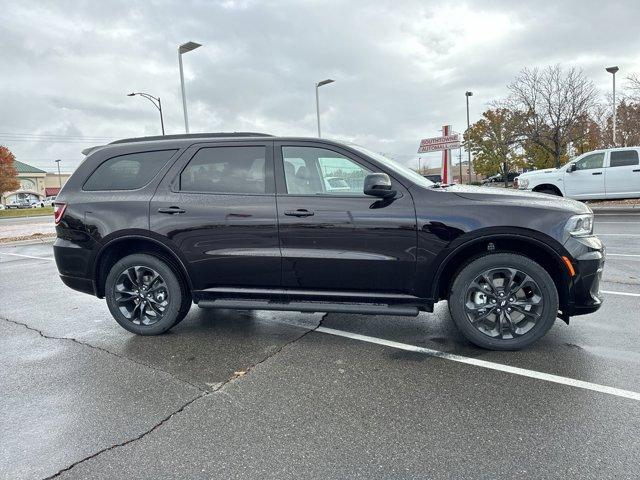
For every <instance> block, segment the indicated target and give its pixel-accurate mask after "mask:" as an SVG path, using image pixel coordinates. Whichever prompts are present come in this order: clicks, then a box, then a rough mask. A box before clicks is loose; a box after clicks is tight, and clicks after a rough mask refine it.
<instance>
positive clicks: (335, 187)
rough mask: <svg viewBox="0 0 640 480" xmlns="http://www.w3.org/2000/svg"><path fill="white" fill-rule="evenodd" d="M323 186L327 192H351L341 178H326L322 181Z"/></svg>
mask: <svg viewBox="0 0 640 480" xmlns="http://www.w3.org/2000/svg"><path fill="white" fill-rule="evenodd" d="M324 184H325V188H326V189H327V191H328V192H348V191H350V190H351V187H349V184H348V183H347V181H346V180H345V179H344V178H341V177H327V178H325V179H324Z"/></svg>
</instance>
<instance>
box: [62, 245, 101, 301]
mask: <svg viewBox="0 0 640 480" xmlns="http://www.w3.org/2000/svg"><path fill="white" fill-rule="evenodd" d="M53 256H54V258H55V260H56V266H57V267H58V272H59V273H60V278H61V279H62V282H63V283H64V284H65V285H66V286H68V287H69V288H72V289H74V290H77V291H79V292H83V293H88V294H90V295H95V294H96V288H95V282H94V281H93V279H91V278H90V277H89V276H88V275H87V272H88V271H89V268H88V266H89V265H90V264H91V263H90V262H91V252H90V251H89V250H87V249H84V248H82V247H80V246H78V245H77V244H75V243H72V242H70V241H68V240H64V239H62V238H57V239H56V241H55V243H54V244H53Z"/></svg>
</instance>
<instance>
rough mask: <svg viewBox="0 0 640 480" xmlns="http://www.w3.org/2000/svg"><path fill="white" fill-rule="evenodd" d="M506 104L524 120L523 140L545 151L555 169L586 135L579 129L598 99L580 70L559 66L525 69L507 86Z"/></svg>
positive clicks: (584, 131)
mask: <svg viewBox="0 0 640 480" xmlns="http://www.w3.org/2000/svg"><path fill="white" fill-rule="evenodd" d="M508 88H509V91H510V92H511V95H510V97H509V99H508V104H509V107H510V108H511V109H514V110H516V111H519V112H520V113H521V114H522V115H523V116H524V118H525V121H524V122H523V123H522V125H523V128H522V132H521V134H522V137H523V141H528V142H531V143H533V144H535V145H537V146H539V147H540V148H541V149H542V150H543V151H546V152H547V153H548V154H549V155H551V157H552V158H553V160H554V163H555V165H556V167H559V166H560V163H561V159H562V158H563V156H564V155H565V154H566V151H567V147H568V145H569V144H570V143H572V142H579V141H581V140H582V138H583V137H584V135H586V131H587V129H586V128H583V126H581V123H582V122H584V121H585V119H587V118H589V112H590V111H591V109H592V108H593V107H594V105H595V101H596V98H597V93H596V89H595V87H594V85H593V83H592V82H591V81H590V80H588V79H587V78H586V77H585V75H584V73H583V72H582V70H579V69H576V68H570V69H568V70H566V71H565V70H563V69H562V68H561V67H560V65H553V66H548V67H546V68H544V69H539V68H533V69H529V68H525V69H524V70H522V71H521V72H520V74H519V75H518V76H517V77H516V79H515V81H514V82H513V83H512V84H511V85H509V86H508Z"/></svg>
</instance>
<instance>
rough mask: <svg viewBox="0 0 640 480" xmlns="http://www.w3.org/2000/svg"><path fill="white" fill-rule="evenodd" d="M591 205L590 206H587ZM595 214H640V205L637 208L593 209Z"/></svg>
mask: <svg viewBox="0 0 640 480" xmlns="http://www.w3.org/2000/svg"><path fill="white" fill-rule="evenodd" d="M587 205H589V204H587ZM589 207H590V208H591V210H593V213H595V214H596V215H597V214H598V213H640V205H639V206H637V207H592V206H591V205H589Z"/></svg>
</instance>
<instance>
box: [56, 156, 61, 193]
mask: <svg viewBox="0 0 640 480" xmlns="http://www.w3.org/2000/svg"><path fill="white" fill-rule="evenodd" d="M54 161H55V162H56V163H57V164H58V185H59V186H60V190H62V175H60V162H61V161H62V160H60V159H57V160H54ZM60 190H58V193H60Z"/></svg>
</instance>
